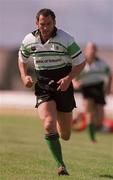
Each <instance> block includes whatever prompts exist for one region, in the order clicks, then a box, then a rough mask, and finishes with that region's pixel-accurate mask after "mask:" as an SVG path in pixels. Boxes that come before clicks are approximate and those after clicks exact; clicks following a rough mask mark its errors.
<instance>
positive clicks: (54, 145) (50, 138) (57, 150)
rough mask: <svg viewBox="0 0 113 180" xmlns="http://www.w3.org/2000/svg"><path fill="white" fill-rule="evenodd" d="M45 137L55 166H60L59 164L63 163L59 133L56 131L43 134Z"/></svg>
mask: <svg viewBox="0 0 113 180" xmlns="http://www.w3.org/2000/svg"><path fill="white" fill-rule="evenodd" d="M45 139H46V143H47V144H48V147H49V149H50V151H51V153H52V155H53V157H54V159H55V161H56V162H57V166H58V167H60V166H61V165H64V162H63V158H62V150H61V144H60V141H59V135H58V134H57V133H56V134H49V135H46V136H45Z"/></svg>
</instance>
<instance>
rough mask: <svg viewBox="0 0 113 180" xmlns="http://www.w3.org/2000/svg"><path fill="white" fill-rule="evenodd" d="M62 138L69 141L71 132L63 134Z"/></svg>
mask: <svg viewBox="0 0 113 180" xmlns="http://www.w3.org/2000/svg"><path fill="white" fill-rule="evenodd" d="M61 138H62V139H63V140H65V141H68V140H69V139H70V134H61Z"/></svg>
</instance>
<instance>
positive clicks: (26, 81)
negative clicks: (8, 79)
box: [18, 60, 34, 88]
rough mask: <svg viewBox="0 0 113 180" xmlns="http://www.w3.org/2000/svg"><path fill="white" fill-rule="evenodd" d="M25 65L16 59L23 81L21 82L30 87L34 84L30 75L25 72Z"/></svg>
mask: <svg viewBox="0 0 113 180" xmlns="http://www.w3.org/2000/svg"><path fill="white" fill-rule="evenodd" d="M26 66H27V65H26V64H25V63H23V62H20V61H19V60H18V67H19V71H20V75H21V79H22V81H23V84H24V85H25V86H26V87H28V88H31V87H32V86H33V84H34V82H33V80H32V77H31V76H29V75H28V74H27V67H26Z"/></svg>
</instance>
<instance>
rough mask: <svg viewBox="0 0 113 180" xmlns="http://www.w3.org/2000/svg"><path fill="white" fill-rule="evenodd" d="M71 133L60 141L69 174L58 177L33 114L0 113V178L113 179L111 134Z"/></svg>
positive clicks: (32, 179) (42, 179) (37, 179)
mask: <svg viewBox="0 0 113 180" xmlns="http://www.w3.org/2000/svg"><path fill="white" fill-rule="evenodd" d="M97 137H98V143H97V144H92V143H91V142H90V141H89V137H88V135H87V132H86V131H85V132H81V133H74V132H73V133H72V136H71V139H70V141H68V142H64V141H61V143H62V147H63V155H64V159H65V162H66V165H67V167H68V170H69V172H70V176H69V177H64V176H63V177H58V176H57V174H56V164H55V162H54V160H53V158H52V156H51V155H50V152H49V150H48V149H47V145H46V143H45V141H44V131H43V128H42V124H41V122H40V120H39V119H38V118H36V117H35V116H25V115H24V116H22V115H18V116H17V115H9V116H8V115H0V180H58V179H62V180H63V179H65V180H67V179H70V180H110V179H113V134H100V133H99V134H97Z"/></svg>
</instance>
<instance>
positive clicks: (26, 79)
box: [22, 76, 34, 88]
mask: <svg viewBox="0 0 113 180" xmlns="http://www.w3.org/2000/svg"><path fill="white" fill-rule="evenodd" d="M22 80H23V83H24V85H25V86H26V87H28V88H31V87H32V86H33V84H34V82H33V80H32V77H31V76H25V77H23V78H22Z"/></svg>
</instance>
